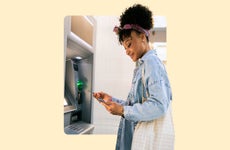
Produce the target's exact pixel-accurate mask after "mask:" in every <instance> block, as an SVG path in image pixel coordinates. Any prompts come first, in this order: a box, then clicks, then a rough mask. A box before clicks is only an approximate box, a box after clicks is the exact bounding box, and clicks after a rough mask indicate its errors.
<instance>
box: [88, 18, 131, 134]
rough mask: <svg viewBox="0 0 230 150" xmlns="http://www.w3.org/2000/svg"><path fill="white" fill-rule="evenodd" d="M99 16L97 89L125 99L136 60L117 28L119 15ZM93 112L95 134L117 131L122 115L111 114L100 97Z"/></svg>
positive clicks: (96, 66) (97, 21) (97, 26)
mask: <svg viewBox="0 0 230 150" xmlns="http://www.w3.org/2000/svg"><path fill="white" fill-rule="evenodd" d="M95 20H96V24H97V25H96V39H95V40H96V41H95V42H96V43H95V55H94V56H95V57H94V91H95V92H96V91H104V92H106V93H108V94H110V95H112V96H115V97H117V98H121V99H124V100H125V99H126V98H127V95H128V92H129V89H130V87H131V80H132V74H133V69H134V67H135V63H134V62H133V61H132V60H131V59H130V58H129V57H128V56H127V55H126V53H125V50H124V48H123V47H122V46H121V45H120V44H119V42H118V38H117V36H116V34H115V33H114V32H113V28H114V26H115V25H119V21H118V17H115V16H95ZM92 115H93V118H92V120H93V124H94V125H95V129H94V134H116V133H117V128H118V124H119V120H120V117H118V116H113V115H111V114H109V113H108V112H107V111H106V110H105V108H104V107H103V106H102V105H100V104H99V103H98V102H97V101H96V100H94V101H93V114H92Z"/></svg>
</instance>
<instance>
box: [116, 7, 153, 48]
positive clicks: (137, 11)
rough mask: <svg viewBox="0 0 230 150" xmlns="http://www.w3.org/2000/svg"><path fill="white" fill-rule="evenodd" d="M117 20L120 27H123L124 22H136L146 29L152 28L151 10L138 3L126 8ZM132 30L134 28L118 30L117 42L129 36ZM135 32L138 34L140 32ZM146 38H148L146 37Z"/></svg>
mask: <svg viewBox="0 0 230 150" xmlns="http://www.w3.org/2000/svg"><path fill="white" fill-rule="evenodd" d="M119 21H120V27H121V28H122V27H124V25H125V24H136V25H139V26H140V27H142V28H144V29H146V30H150V29H151V28H153V19H152V12H151V11H150V10H149V9H148V8H147V7H145V6H142V5H140V4H134V5H133V6H131V7H129V8H127V9H126V10H125V11H124V12H123V13H122V15H121V16H120V19H119ZM132 30H134V29H128V30H122V31H121V32H119V42H120V43H121V42H122V41H123V38H125V37H129V36H130V35H131V31H132ZM135 31H136V30H135ZM136 32H137V33H139V34H140V32H138V31H136ZM146 38H147V40H148V37H146Z"/></svg>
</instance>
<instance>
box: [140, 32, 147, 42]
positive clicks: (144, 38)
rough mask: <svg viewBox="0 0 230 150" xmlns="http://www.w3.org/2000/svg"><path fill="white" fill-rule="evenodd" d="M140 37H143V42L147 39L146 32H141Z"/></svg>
mask: <svg viewBox="0 0 230 150" xmlns="http://www.w3.org/2000/svg"><path fill="white" fill-rule="evenodd" d="M140 38H141V40H142V42H144V41H145V40H146V37H145V34H144V33H141V34H140Z"/></svg>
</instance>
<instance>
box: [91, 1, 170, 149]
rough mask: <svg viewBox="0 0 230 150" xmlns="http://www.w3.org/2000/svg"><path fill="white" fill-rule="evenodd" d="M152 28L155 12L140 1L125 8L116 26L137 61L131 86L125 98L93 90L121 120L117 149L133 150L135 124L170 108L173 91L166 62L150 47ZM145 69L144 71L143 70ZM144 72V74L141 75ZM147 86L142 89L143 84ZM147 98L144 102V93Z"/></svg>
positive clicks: (158, 116) (159, 115)
mask: <svg viewBox="0 0 230 150" xmlns="http://www.w3.org/2000/svg"><path fill="white" fill-rule="evenodd" d="M152 28H153V19H152V12H151V11H150V10H149V9H148V8H147V7H144V6H142V5H140V4H135V5H133V6H132V7H129V8H128V9H126V10H125V12H124V13H122V15H121V16H120V26H119V27H115V28H114V32H116V34H117V35H118V37H119V42H120V43H121V44H122V45H123V46H124V48H125V50H126V54H127V55H128V56H129V57H130V58H131V59H132V60H133V61H134V62H136V64H137V66H136V68H135V70H134V75H133V80H132V87H131V90H130V92H129V94H128V98H127V100H126V101H123V100H120V99H117V98H114V97H112V96H110V95H109V94H106V93H104V92H97V93H94V97H95V98H96V99H100V98H101V99H103V100H104V102H101V104H102V105H104V107H105V108H106V109H107V110H108V111H109V112H110V113H111V114H113V115H119V116H122V117H121V121H120V124H119V130H118V135H117V143H116V150H130V149H131V146H132V137H133V132H134V128H135V126H136V124H137V123H138V122H140V121H151V120H155V119H158V118H160V117H161V116H163V115H164V114H165V113H166V111H167V110H168V107H169V104H170V102H171V98H172V94H171V88H170V83H169V80H168V77H167V73H166V71H165V68H164V65H163V64H162V62H161V60H160V59H159V58H158V57H157V55H156V51H155V50H151V48H150V46H149V30H150V29H152ZM143 70H144V73H143V72H142V71H143ZM142 73H143V74H142ZM142 79H144V80H143V82H144V84H145V85H146V86H145V88H144V89H143V83H142ZM143 95H144V97H147V99H146V101H145V102H144V103H142V96H143Z"/></svg>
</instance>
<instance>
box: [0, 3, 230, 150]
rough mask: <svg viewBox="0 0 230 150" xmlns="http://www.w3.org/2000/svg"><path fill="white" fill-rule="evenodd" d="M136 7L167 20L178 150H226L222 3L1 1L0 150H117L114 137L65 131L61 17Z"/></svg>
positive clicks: (225, 7)
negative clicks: (135, 5) (151, 11)
mask: <svg viewBox="0 0 230 150" xmlns="http://www.w3.org/2000/svg"><path fill="white" fill-rule="evenodd" d="M135 2H136V3H137V2H140V3H142V4H144V5H148V6H149V7H150V9H151V10H153V12H154V14H155V15H162V16H166V19H167V49H168V54H167V69H168V73H169V78H170V81H171V84H172V88H173V116H174V124H175V133H176V141H175V150H206V149H208V150H225V149H226V150H229V149H230V144H229V135H230V129H229V128H230V123H229V118H230V117H229V114H230V109H229V104H230V103H229V102H230V90H229V85H230V79H229V78H230V73H229V64H230V60H229V58H228V57H229V56H230V53H229V51H230V46H229V34H230V29H229V27H230V23H229V21H228V20H229V15H228V14H229V3H228V1H227V0H219V1H208V0H203V1H201V0H193V1H183V0H174V1H172V0H152V1H150V0H139V1H138V0H136V1H134V0H119V1H118V0H117V1H109V0H104V1H102V0H97V1H89V0H84V1H77V0H65V1H62V2H60V1H53V2H50V1H45V0H43V1H41V0H40V1H29V0H28V1H26V0H21V1H16V0H15V1H5V2H4V3H2V2H1V5H0V19H1V25H0V40H1V44H0V50H1V55H0V68H1V76H0V88H1V91H0V93H1V94H0V100H1V109H0V118H1V125H0V138H1V144H0V149H24V150H31V149H33V150H41V149H65V150H66V149H77V150H79V149H84V150H91V149H100V150H110V149H111V150H112V149H114V146H115V140H116V136H115V135H90V136H87V135H83V136H69V135H65V134H64V133H63V79H64V77H63V67H64V64H63V59H64V52H63V48H64V42H63V39H64V38H63V35H64V31H63V28H64V17H65V16H66V15H120V14H121V12H122V11H123V10H124V9H125V8H126V7H129V6H131V5H132V4H133V3H135Z"/></svg>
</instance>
